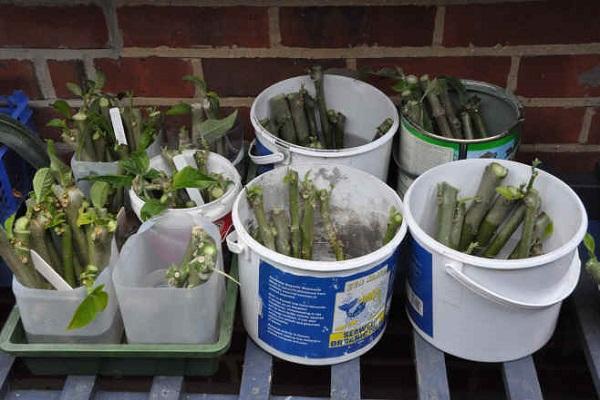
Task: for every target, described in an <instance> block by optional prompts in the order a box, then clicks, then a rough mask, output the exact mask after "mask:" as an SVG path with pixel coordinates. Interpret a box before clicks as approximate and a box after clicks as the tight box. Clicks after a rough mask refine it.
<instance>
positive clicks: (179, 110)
mask: <svg viewBox="0 0 600 400" xmlns="http://www.w3.org/2000/svg"><path fill="white" fill-rule="evenodd" d="M191 111H192V106H190V105H189V104H187V103H177V104H175V105H174V106H171V108H169V109H168V110H167V112H165V114H166V115H184V114H189V113H190V112H191Z"/></svg>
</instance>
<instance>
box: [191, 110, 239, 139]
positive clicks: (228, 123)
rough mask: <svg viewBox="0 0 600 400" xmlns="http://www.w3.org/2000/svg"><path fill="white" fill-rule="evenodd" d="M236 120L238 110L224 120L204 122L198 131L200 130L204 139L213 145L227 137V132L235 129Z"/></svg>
mask: <svg viewBox="0 0 600 400" xmlns="http://www.w3.org/2000/svg"><path fill="white" fill-rule="evenodd" d="M236 119H237V110H235V111H234V112H232V113H231V114H229V115H228V116H227V117H225V118H223V119H207V120H205V121H202V123H201V124H200V127H199V128H198V129H199V130H200V133H201V134H202V137H203V138H204V139H206V141H207V142H208V143H213V142H215V141H216V140H218V139H220V138H222V137H223V136H225V135H226V134H227V132H229V131H230V130H231V128H233V125H235V121H236Z"/></svg>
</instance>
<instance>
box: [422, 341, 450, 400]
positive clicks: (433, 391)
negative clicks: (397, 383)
mask: <svg viewBox="0 0 600 400" xmlns="http://www.w3.org/2000/svg"><path fill="white" fill-rule="evenodd" d="M413 342H414V349H415V364H416V367H417V390H418V393H419V399H420V400H448V399H450V390H449V388H448V376H447V374H446V359H445V356H444V353H443V352H442V351H440V350H438V349H436V348H435V347H433V346H432V345H430V344H429V343H428V342H426V341H425V340H424V339H423V338H421V336H419V334H418V333H417V332H415V331H413Z"/></svg>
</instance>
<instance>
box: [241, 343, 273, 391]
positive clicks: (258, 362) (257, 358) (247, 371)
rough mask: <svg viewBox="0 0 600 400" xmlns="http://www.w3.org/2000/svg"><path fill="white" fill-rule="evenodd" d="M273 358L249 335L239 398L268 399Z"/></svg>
mask: <svg viewBox="0 0 600 400" xmlns="http://www.w3.org/2000/svg"><path fill="white" fill-rule="evenodd" d="M272 369H273V358H272V357H271V355H270V354H268V353H266V352H265V351H263V350H262V349H260V348H259V347H258V346H257V345H256V344H255V343H254V342H253V341H252V339H250V338H249V337H248V338H247V340H246V353H245V355H244V370H243V372H242V383H241V386H240V396H239V399H240V400H269V397H270V396H271V373H272Z"/></svg>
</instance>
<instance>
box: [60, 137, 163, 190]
mask: <svg viewBox="0 0 600 400" xmlns="http://www.w3.org/2000/svg"><path fill="white" fill-rule="evenodd" d="M162 143H163V133H162V132H161V133H159V134H158V135H157V136H156V139H155V140H154V142H152V143H151V144H150V146H148V148H147V149H146V154H148V157H155V156H157V155H159V154H160V149H161V146H162ZM71 170H72V171H73V176H74V177H75V183H76V185H77V187H78V188H79V190H81V191H82V192H83V194H84V195H85V196H86V197H89V196H90V188H91V187H92V183H91V182H90V181H86V180H84V179H83V178H87V177H88V176H93V175H116V174H118V173H119V162H118V161H112V162H98V161H77V160H76V159H75V155H73V157H71Z"/></svg>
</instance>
